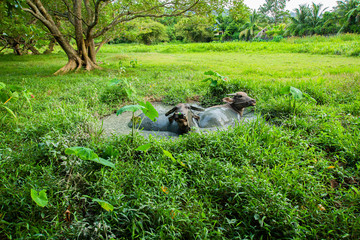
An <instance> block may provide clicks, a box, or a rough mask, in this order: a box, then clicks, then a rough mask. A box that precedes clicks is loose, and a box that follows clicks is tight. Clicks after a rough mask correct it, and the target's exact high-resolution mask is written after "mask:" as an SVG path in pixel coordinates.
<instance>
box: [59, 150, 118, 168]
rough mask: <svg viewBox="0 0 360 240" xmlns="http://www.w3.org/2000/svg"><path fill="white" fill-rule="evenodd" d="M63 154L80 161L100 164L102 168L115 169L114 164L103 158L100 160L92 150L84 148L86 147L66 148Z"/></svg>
mask: <svg viewBox="0 0 360 240" xmlns="http://www.w3.org/2000/svg"><path fill="white" fill-rule="evenodd" d="M65 153H66V154H68V155H75V156H77V157H78V158H80V159H82V160H90V161H94V162H97V163H100V164H102V165H104V166H107V167H111V168H115V164H114V163H112V162H110V161H108V160H105V159H103V158H100V157H99V156H98V155H97V154H96V153H95V152H94V151H93V150H91V149H90V148H86V147H71V148H67V149H66V150H65Z"/></svg>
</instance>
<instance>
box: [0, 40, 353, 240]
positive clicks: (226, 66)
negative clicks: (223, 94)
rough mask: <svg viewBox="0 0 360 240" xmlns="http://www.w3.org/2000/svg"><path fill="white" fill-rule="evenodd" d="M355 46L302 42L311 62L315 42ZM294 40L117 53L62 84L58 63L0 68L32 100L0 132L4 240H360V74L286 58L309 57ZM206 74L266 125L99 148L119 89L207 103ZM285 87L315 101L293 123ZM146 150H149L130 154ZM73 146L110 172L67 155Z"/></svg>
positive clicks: (37, 61) (341, 61) (348, 60)
mask: <svg viewBox="0 0 360 240" xmlns="http://www.w3.org/2000/svg"><path fill="white" fill-rule="evenodd" d="M338 38H340V39H338ZM346 38H347V37H346ZM348 38H354V39H355V40H354V41H353V40H349V41H347V40H346V41H345V39H341V37H333V38H329V39H328V40H329V41H325V40H324V41H323V42H322V43H321V42H320V40H319V41H315V40H314V39H316V38H311V39H302V40H301V41H304V42H306V41H308V42H307V43H306V44H307V45H306V46H307V48H308V49H309V53H315V52H318V51H319V50H318V49H317V47H318V46H319V45H318V44H320V43H321V44H323V46H328V47H329V48H334V49H338V48H339V46H340V45H341V44H343V46H346V44H355V45H356V44H358V43H355V41H356V39H357V36H353V35H351V36H350V37H348ZM334 39H335V40H336V41H340V45H337V43H336V44H334V42H333V41H335V40H334ZM288 41H297V40H294V39H293V40H291V39H288V40H285V42H281V43H209V44H179V45H175V44H172V45H157V46H135V45H116V46H114V45H112V46H106V47H105V48H104V50H105V51H103V52H102V53H100V55H99V56H98V58H99V60H100V61H102V62H103V63H102V64H101V66H102V67H103V68H104V69H103V70H99V71H94V72H91V73H87V72H80V73H71V74H67V75H64V76H57V77H54V76H52V75H51V74H52V73H53V72H55V71H56V69H58V68H60V67H61V66H62V65H63V64H65V63H66V56H65V55H63V54H53V55H50V56H24V57H16V56H11V55H8V56H0V69H1V80H0V81H2V82H5V83H6V84H13V85H21V86H23V87H26V88H27V89H29V90H31V91H32V93H33V94H34V96H35V98H34V99H32V106H33V111H31V109H30V108H29V107H27V106H25V107H24V108H23V109H22V110H21V111H20V112H19V113H18V119H19V121H18V122H19V123H18V124H16V123H15V122H13V121H12V120H11V118H9V119H6V121H5V122H2V123H1V125H0V127H1V131H0V176H1V177H0V239H63V238H66V239H112V238H113V239H137V238H143V239H271V238H273V239H342V238H344V239H358V238H359V237H360V216H359V215H360V212H359V209H360V194H359V191H360V190H359V182H360V163H359V156H360V146H359V139H360V108H359V106H360V94H359V93H360V75H359V69H360V62H359V61H358V57H351V56H335V55H333V53H332V52H331V51H328V52H324V54H323V55H317V54H315V55H311V54H307V53H304V54H299V53H297V52H294V51H295V50H294V51H293V50H291V51H293V52H290V49H293V48H292V47H294V49H295V47H296V48H298V47H300V46H302V47H304V46H305V45H304V44H302V43H291V42H288ZM299 41H300V40H299ZM313 41H314V42H313ZM348 46H351V45H348ZM356 46H358V45H356ZM236 47H238V50H236V51H234V50H231V48H233V49H236ZM170 48H171V49H170ZM226 48H228V49H229V50H226V51H225V52H222V51H223V50H221V49H226ZM169 49H170V50H169ZM210 49H217V50H210ZM240 49H241V50H240ZM202 51H203V52H202ZM346 51H347V52H348V53H350V52H351V51H353V49H350V48H349V49H348V50H346ZM328 55H331V56H328ZM344 55H346V54H344ZM349 55H350V54H349ZM132 59H137V61H138V65H136V66H135V67H132V66H131V64H130V61H131V60H132ZM121 67H125V68H126V72H125V73H124V72H123V69H121ZM207 70H213V71H217V72H219V73H221V74H222V75H224V76H228V79H229V80H228V82H227V84H228V85H229V89H234V90H237V91H245V92H247V93H248V94H249V96H251V97H253V98H255V99H256V100H257V106H256V108H254V109H253V111H254V113H255V114H257V115H258V116H259V118H258V120H257V121H255V122H252V123H249V124H243V125H242V124H239V125H238V126H236V127H234V128H230V129H227V130H226V131H220V132H213V133H208V134H197V133H194V134H190V135H185V136H181V137H180V138H179V139H171V140H166V139H155V138H151V137H150V138H149V139H144V138H143V137H141V136H139V135H138V136H136V139H137V140H136V141H135V143H132V142H131V141H129V140H130V138H129V136H113V137H105V136H101V121H100V119H101V117H102V116H104V115H107V114H110V113H112V112H113V111H115V110H117V109H118V108H119V107H120V106H121V105H124V104H126V102H125V101H126V99H125V98H124V97H123V96H122V92H121V89H117V88H116V87H115V88H111V87H109V86H108V82H109V81H110V80H111V79H113V78H124V77H126V78H127V79H128V80H129V81H131V83H132V84H133V86H134V87H135V88H136V89H137V92H138V95H139V97H140V98H146V99H150V100H151V99H156V100H161V99H163V100H164V101H166V102H169V103H171V104H175V103H178V102H183V101H188V100H199V99H201V97H202V96H203V95H204V94H206V92H207V91H208V89H207V87H208V86H207V84H205V83H203V82H202V80H203V79H204V78H205V76H204V75H203V73H204V72H205V71H207ZM285 86H293V87H296V88H299V89H300V90H301V91H303V92H307V93H308V94H309V95H311V96H312V97H313V98H314V99H315V100H316V101H317V102H316V103H313V102H310V101H302V102H299V105H300V104H301V106H300V107H299V108H298V110H297V112H296V114H295V115H294V113H293V111H292V109H290V108H289V104H288V100H287V98H286V96H284V95H283V94H281V89H282V88H283V87H285ZM9 104H11V105H9V107H12V108H13V109H15V110H16V109H18V106H17V103H16V102H9ZM124 124H126V123H124ZM146 143H150V144H151V148H150V149H149V151H148V152H141V151H136V150H134V149H136V148H137V147H138V146H140V145H143V144H146ZM73 146H84V147H89V148H91V149H93V150H94V151H95V152H96V153H97V154H98V155H99V156H100V157H102V158H104V159H107V160H109V161H112V162H114V163H115V164H116V168H115V169H110V168H106V167H103V166H102V165H99V164H97V163H94V162H91V161H82V160H80V159H78V158H76V157H74V156H69V155H67V154H65V149H66V148H68V147H73ZM163 149H164V150H167V151H169V152H171V153H172V155H173V157H174V158H175V159H176V160H177V161H175V162H174V161H172V160H171V159H170V158H169V157H167V156H165V155H164V154H163ZM179 162H182V164H179ZM30 189H35V190H42V189H46V190H47V195H48V198H49V205H48V206H46V207H44V208H41V207H39V206H37V205H36V204H35V202H33V201H32V199H31V196H30ZM89 197H92V198H98V199H103V200H105V201H107V202H109V203H110V204H112V205H113V206H114V207H115V208H114V211H111V212H107V211H106V210H104V209H103V208H101V206H100V205H99V204H98V203H96V202H93V201H91V199H90V198H89ZM67 210H69V211H70V219H67V220H65V216H64V213H65V211H67Z"/></svg>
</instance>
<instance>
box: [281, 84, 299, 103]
mask: <svg viewBox="0 0 360 240" xmlns="http://www.w3.org/2000/svg"><path fill="white" fill-rule="evenodd" d="M281 93H282V94H289V95H291V96H293V98H294V99H296V100H300V99H303V98H304V96H303V93H302V92H301V91H300V89H297V88H294V87H290V86H288V87H284V88H282V89H281Z"/></svg>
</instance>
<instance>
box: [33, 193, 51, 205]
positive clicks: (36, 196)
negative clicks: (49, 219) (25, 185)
mask: <svg viewBox="0 0 360 240" xmlns="http://www.w3.org/2000/svg"><path fill="white" fill-rule="evenodd" d="M31 198H32V200H34V202H35V203H36V204H37V205H39V206H40V207H45V206H46V205H47V204H48V202H49V201H48V198H47V195H46V190H41V191H40V192H37V191H36V190H34V189H31Z"/></svg>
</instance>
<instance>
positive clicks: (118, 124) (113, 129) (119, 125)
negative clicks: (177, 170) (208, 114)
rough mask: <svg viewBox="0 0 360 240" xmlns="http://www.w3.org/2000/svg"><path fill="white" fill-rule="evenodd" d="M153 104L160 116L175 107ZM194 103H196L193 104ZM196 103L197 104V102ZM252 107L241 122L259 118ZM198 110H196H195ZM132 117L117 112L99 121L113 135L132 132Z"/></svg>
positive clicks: (106, 133)
mask: <svg viewBox="0 0 360 240" xmlns="http://www.w3.org/2000/svg"><path fill="white" fill-rule="evenodd" d="M152 105H153V106H154V107H155V109H156V110H157V111H158V112H159V116H160V117H161V118H162V117H165V116H164V115H165V113H166V112H167V111H169V110H170V109H172V108H173V106H172V105H166V104H163V103H159V102H155V103H152ZM193 105H194V104H193ZM195 105H196V104H195ZM251 110H252V109H251V108H250V109H249V110H248V109H245V111H244V115H243V117H242V118H241V120H240V123H246V122H251V121H254V120H256V119H257V117H256V116H255V115H254V114H253V112H252V111H251ZM195 112H196V111H195ZM140 113H141V111H138V112H136V113H135V116H138V115H140ZM131 118H132V113H131V112H124V113H123V114H121V115H119V116H117V115H116V114H115V113H114V114H111V115H109V116H106V117H104V118H102V119H100V121H99V125H100V126H101V125H102V129H103V132H102V134H103V136H108V137H111V136H113V135H126V134H130V133H131V128H130V127H129V123H130V121H131ZM232 125H234V124H232ZM229 126H231V125H225V126H223V127H214V128H200V129H198V131H200V132H208V131H221V130H223V131H224V130H226V129H227V128H228V127H229ZM138 132H139V133H140V135H142V136H145V137H148V136H149V135H152V136H154V137H159V138H164V137H166V138H170V137H178V136H179V135H178V134H176V133H173V132H168V131H144V130H138Z"/></svg>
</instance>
